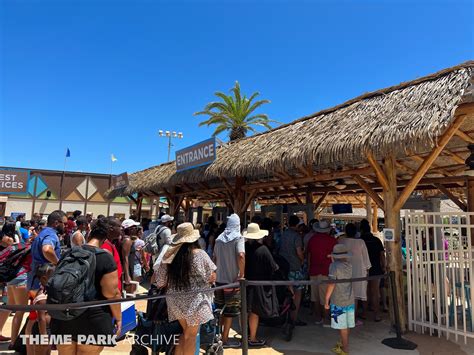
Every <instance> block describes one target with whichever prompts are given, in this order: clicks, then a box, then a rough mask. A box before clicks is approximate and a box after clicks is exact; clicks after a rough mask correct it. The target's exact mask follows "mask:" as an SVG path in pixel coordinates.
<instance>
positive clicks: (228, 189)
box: [221, 178, 234, 194]
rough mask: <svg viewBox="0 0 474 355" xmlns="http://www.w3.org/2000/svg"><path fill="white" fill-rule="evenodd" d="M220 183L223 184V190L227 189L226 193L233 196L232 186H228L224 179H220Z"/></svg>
mask: <svg viewBox="0 0 474 355" xmlns="http://www.w3.org/2000/svg"><path fill="white" fill-rule="evenodd" d="M221 181H222V183H223V184H224V186H225V188H226V189H227V191H228V192H229V193H231V194H233V192H234V189H233V188H232V186H230V184H229V182H228V181H227V180H226V179H225V178H221Z"/></svg>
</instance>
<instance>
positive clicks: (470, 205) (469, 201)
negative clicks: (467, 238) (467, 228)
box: [466, 176, 474, 246]
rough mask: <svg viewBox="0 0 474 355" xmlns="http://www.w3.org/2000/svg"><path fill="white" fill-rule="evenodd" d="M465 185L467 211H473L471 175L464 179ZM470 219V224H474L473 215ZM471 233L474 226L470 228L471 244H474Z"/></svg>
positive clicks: (473, 181) (473, 199) (473, 186)
mask: <svg viewBox="0 0 474 355" xmlns="http://www.w3.org/2000/svg"><path fill="white" fill-rule="evenodd" d="M466 185H467V211H468V212H474V177H472V176H470V177H468V178H467V181H466ZM470 220H471V224H472V225H474V216H471V218H470ZM473 235H474V228H473V229H471V245H473V246H474V238H472V236H473Z"/></svg>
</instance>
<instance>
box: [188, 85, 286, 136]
mask: <svg viewBox="0 0 474 355" xmlns="http://www.w3.org/2000/svg"><path fill="white" fill-rule="evenodd" d="M231 93H232V94H231V95H226V94H224V93H222V92H216V93H215V95H216V96H217V97H218V98H220V99H221V101H219V102H211V103H209V104H207V105H206V107H204V110H203V111H200V112H196V113H195V114H194V115H195V116H198V115H207V116H209V118H208V119H207V120H205V121H202V122H201V123H199V126H210V125H215V126H216V130H215V131H214V133H213V136H216V135H218V134H220V133H222V132H224V131H228V132H229V138H230V140H231V141H235V140H237V139H241V138H244V137H245V136H246V135H247V132H248V131H251V132H253V133H255V132H256V130H255V128H254V126H260V127H265V128H267V129H271V128H272V127H271V126H270V123H271V122H274V123H277V122H276V121H273V120H271V119H269V118H268V116H267V115H265V114H254V111H255V110H256V109H257V108H259V107H260V106H262V105H263V104H268V103H270V101H269V100H258V101H254V100H255V98H256V97H257V96H258V95H259V93H258V92H255V93H253V94H252V95H251V96H250V97H249V98H247V97H246V96H245V95H244V96H242V94H241V93H240V85H239V82H238V81H236V82H235V86H234V87H233V88H232V89H231Z"/></svg>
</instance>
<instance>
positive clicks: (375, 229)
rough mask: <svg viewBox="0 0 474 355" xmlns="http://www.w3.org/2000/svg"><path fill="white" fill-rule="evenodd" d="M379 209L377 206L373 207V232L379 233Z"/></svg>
mask: <svg viewBox="0 0 474 355" xmlns="http://www.w3.org/2000/svg"><path fill="white" fill-rule="evenodd" d="M378 219H379V208H378V207H377V205H374V206H373V211H372V232H374V233H378V231H379V222H378Z"/></svg>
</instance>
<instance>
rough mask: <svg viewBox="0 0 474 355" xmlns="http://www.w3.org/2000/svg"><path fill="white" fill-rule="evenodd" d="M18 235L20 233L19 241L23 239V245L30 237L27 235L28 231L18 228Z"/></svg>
mask: <svg viewBox="0 0 474 355" xmlns="http://www.w3.org/2000/svg"><path fill="white" fill-rule="evenodd" d="M20 233H21V239H23V244H25V243H26V242H27V241H28V238H29V237H30V236H29V235H28V229H25V228H20Z"/></svg>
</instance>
